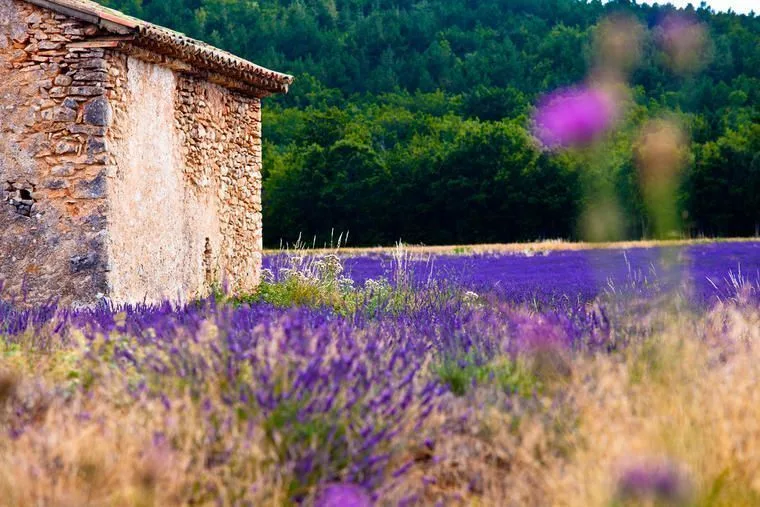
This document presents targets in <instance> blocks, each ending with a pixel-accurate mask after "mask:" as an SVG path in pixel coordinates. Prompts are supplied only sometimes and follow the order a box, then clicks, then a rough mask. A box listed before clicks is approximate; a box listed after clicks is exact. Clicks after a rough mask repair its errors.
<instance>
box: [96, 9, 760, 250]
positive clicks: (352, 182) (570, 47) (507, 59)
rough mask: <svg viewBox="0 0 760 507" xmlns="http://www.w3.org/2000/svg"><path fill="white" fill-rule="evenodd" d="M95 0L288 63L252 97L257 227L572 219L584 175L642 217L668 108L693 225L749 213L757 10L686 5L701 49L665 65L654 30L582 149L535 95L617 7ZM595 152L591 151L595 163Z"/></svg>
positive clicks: (484, 238)
mask: <svg viewBox="0 0 760 507" xmlns="http://www.w3.org/2000/svg"><path fill="white" fill-rule="evenodd" d="M103 3H106V4H107V5H109V6H112V7H115V8H117V9H120V10H123V11H126V12H128V13H130V14H133V15H136V16H139V17H142V18H144V19H147V20H150V21H153V22H156V23H158V24H162V25H166V26H169V27H172V28H174V29H177V30H179V31H182V32H185V33H187V34H188V35H191V36H193V37H196V38H200V39H203V40H206V41H208V42H210V43H212V44H215V45H218V46H220V47H223V48H226V49H228V50H230V51H232V52H234V53H237V54H240V55H242V56H244V57H246V58H249V59H251V60H253V61H255V62H256V63H259V64H261V65H264V66H267V67H270V68H273V69H276V70H279V71H283V72H288V73H292V74H295V75H296V77H297V82H296V84H295V85H294V86H293V87H292V92H291V94H290V95H288V96H286V97H280V98H275V99H269V100H268V102H267V105H266V108H265V128H264V137H265V152H264V157H265V174H264V214H265V217H264V220H265V242H266V243H267V244H269V245H270V246H274V245H278V244H279V242H280V240H281V239H282V240H285V241H293V240H295V239H296V238H297V237H298V235H299V234H300V233H302V234H303V237H304V238H305V239H308V242H309V243H310V242H311V238H312V237H314V236H315V235H316V236H317V243H318V244H322V243H323V242H325V241H329V238H330V231H331V230H335V231H336V235H337V234H338V233H339V232H345V231H350V236H351V239H350V243H351V244H353V245H366V244H390V243H393V242H394V241H396V240H398V239H403V240H404V241H406V242H413V243H416V242H424V243H428V244H434V243H471V242H494V241H501V242H506V241H515V240H526V239H537V238H542V237H552V238H553V237H566V238H570V237H573V236H574V235H575V234H576V229H575V224H576V218H577V215H578V213H579V211H580V210H581V209H582V208H583V205H584V202H583V200H584V199H585V198H586V197H585V193H584V192H583V189H584V188H585V187H586V186H587V185H588V184H589V182H591V181H593V180H598V179H600V178H602V179H608V180H611V182H612V183H613V184H614V187H615V188H616V189H617V191H618V193H619V198H620V200H621V201H622V203H623V206H624V208H625V210H626V216H627V223H626V231H627V235H628V236H629V237H631V238H637V237H641V236H642V235H646V234H647V233H648V228H649V226H648V223H647V219H646V216H645V214H644V212H643V206H642V203H641V196H640V195H639V193H638V190H637V187H638V185H637V178H638V176H637V174H636V169H635V165H634V164H633V160H632V157H633V155H632V153H633V149H632V148H633V146H632V144H633V140H632V139H633V136H632V135H631V133H632V132H634V131H635V128H636V125H638V124H640V123H641V122H643V121H644V120H645V119H647V118H651V117H654V116H658V115H661V114H664V113H666V112H675V114H676V115H677V116H679V117H680V120H681V121H682V122H683V124H684V125H685V126H686V128H687V129H688V131H689V133H690V135H691V138H692V140H693V145H692V157H691V161H690V163H689V167H688V169H687V171H686V174H685V178H684V181H683V185H682V186H681V189H680V192H679V206H680V207H681V209H682V211H683V214H682V216H683V218H684V226H685V228H686V230H687V231H688V232H689V233H690V234H699V233H704V234H709V235H752V234H756V233H757V231H758V224H760V111H758V104H760V17H758V16H738V15H734V14H715V13H712V12H711V11H710V10H709V9H706V8H704V7H703V8H699V9H697V10H694V11H692V12H693V14H694V15H695V16H697V17H698V18H700V19H701V20H702V21H703V22H704V23H706V25H707V26H708V29H709V33H710V38H711V42H710V44H709V46H708V53H709V54H708V55H707V58H708V60H709V62H710V63H709V64H708V65H707V66H706V68H704V69H703V70H702V71H701V72H700V73H698V74H695V75H691V76H688V77H684V76H678V75H675V74H673V73H671V72H670V71H669V70H668V68H667V67H666V66H664V65H663V64H662V63H663V62H662V59H663V55H662V54H661V53H660V52H659V51H658V50H657V48H656V47H655V45H654V44H653V43H652V42H651V38H650V39H648V41H647V43H646V46H645V51H644V55H643V61H642V64H641V65H640V66H639V67H638V68H637V70H636V71H635V72H634V74H633V76H632V86H633V94H632V99H631V100H632V101H633V104H632V107H630V108H629V113H628V117H627V119H626V123H625V125H627V127H625V128H622V129H620V130H619V131H618V132H617V133H616V134H614V137H613V138H611V139H609V140H608V141H607V142H606V143H605V150H606V151H605V153H604V156H603V159H604V161H605V163H604V164H603V165H604V167H599V164H589V163H588V157H589V153H587V152H567V153H563V154H561V155H559V156H549V155H546V154H543V153H541V152H539V151H538V150H537V149H536V148H535V147H534V143H532V141H531V138H530V135H529V131H528V121H529V114H530V110H531V105H532V104H534V103H535V101H536V100H537V98H538V97H539V96H540V95H541V94H542V93H544V92H547V91H550V90H552V89H555V88H557V87H560V86H564V85H569V84H572V83H575V82H578V81H581V80H583V79H584V76H585V74H586V71H587V68H588V64H589V61H590V59H591V57H592V56H591V49H590V48H591V41H592V38H593V34H594V30H595V25H596V24H597V23H598V22H599V21H600V20H601V19H603V18H604V17H605V16H606V15H608V14H610V13H612V12H618V11H621V10H622V11H626V12H628V13H630V14H632V15H634V16H635V17H637V18H638V19H639V20H640V22H641V23H642V24H643V25H644V26H645V27H648V28H654V27H656V25H657V23H658V22H659V21H661V20H662V18H663V17H664V16H665V15H666V14H667V12H669V10H671V9H672V8H669V7H652V6H647V5H637V4H635V3H632V2H629V1H613V2H610V3H607V4H604V5H603V4H602V3H601V2H599V1H593V2H584V1H577V0H540V1H535V0H396V1H390V0H296V1H289V0H260V1H258V2H254V1H251V0H152V1H151V0H107V1H104V2H103ZM592 167H594V169H592Z"/></svg>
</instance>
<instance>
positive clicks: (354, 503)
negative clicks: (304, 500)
mask: <svg viewBox="0 0 760 507" xmlns="http://www.w3.org/2000/svg"><path fill="white" fill-rule="evenodd" d="M314 506H315V507H371V506H372V499H371V498H370V496H369V494H368V493H367V492H366V491H365V490H364V488H362V487H361V486H356V485H354V484H348V483H335V484H329V485H327V486H325V487H323V488H322V490H321V491H320V492H319V494H318V495H317V499H316V501H315V502H314Z"/></svg>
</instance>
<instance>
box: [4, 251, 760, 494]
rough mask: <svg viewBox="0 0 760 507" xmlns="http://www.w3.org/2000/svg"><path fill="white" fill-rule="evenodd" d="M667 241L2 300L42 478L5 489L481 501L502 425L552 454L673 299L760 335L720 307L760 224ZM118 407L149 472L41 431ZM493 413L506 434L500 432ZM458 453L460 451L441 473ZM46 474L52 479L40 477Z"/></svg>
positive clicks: (743, 275)
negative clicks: (737, 235) (700, 238)
mask: <svg viewBox="0 0 760 507" xmlns="http://www.w3.org/2000/svg"><path fill="white" fill-rule="evenodd" d="M669 257H670V258H676V259H678V263H676V264H672V265H662V264H660V263H659V262H658V261H657V259H661V258H663V257H662V256H660V255H658V252H657V251H656V250H651V249H635V250H628V251H625V252H623V251H620V250H593V251H574V252H563V251H559V252H550V253H547V254H544V253H540V252H538V253H535V252H534V253H528V254H520V255H501V256H499V255H471V256H426V257H424V258H414V257H412V256H411V255H410V254H403V255H402V256H399V255H396V256H395V257H394V256H382V255H381V256H360V257H347V258H341V257H338V256H334V255H330V256H309V255H299V256H298V257H293V256H290V257H285V256H284V254H281V255H274V256H270V257H268V258H267V259H266V264H267V270H268V272H267V274H266V281H265V282H264V283H263V284H262V288H261V290H260V291H259V292H258V293H256V294H252V295H250V296H247V297H245V298H241V299H227V298H226V297H216V298H211V299H208V300H204V301H198V302H193V303H189V304H185V305H179V306H178V305H173V304H171V303H168V302H166V303H163V304H159V305H136V306H124V307H116V306H111V305H107V304H103V305H101V306H100V307H97V308H92V309H79V310H73V309H67V308H59V307H58V306H57V305H56V304H55V303H54V302H51V303H50V304H48V305H42V306H39V307H34V308H24V307H22V306H20V305H18V304H15V305H14V304H7V303H5V304H3V305H2V306H0V336H1V337H2V351H1V352H2V354H3V356H4V360H3V365H2V367H1V368H0V404H2V410H0V414H2V415H1V416H0V426H2V429H3V431H5V434H6V435H7V436H6V437H5V438H6V440H4V441H3V442H5V443H3V444H2V445H4V446H5V447H4V448H5V449H6V450H7V452H8V454H7V455H8V456H13V457H14V459H22V458H23V459H22V461H24V462H25V463H29V466H28V469H26V468H25V469H24V470H26V472H24V473H25V474H26V475H24V477H27V478H28V480H29V481H30V486H29V488H30V489H29V490H28V491H27V490H26V489H24V488H23V487H21V489H18V490H17V493H18V495H19V496H17V497H14V498H18V502H20V503H25V502H31V501H42V502H43V503H44V502H45V501H53V502H54V503H55V498H56V495H59V494H63V493H61V491H62V490H61V488H63V489H65V490H66V494H67V495H70V496H71V497H72V498H85V497H86V495H85V493H83V491H85V490H86V489H87V488H88V487H89V488H94V490H96V491H97V493H96V496H97V498H98V499H99V502H101V503H102V502H105V503H115V504H121V503H123V504H128V505H133V504H138V503H139V502H138V500H139V501H140V502H143V501H145V502H147V504H187V503H201V504H203V503H208V502H214V501H217V502H218V501H221V502H222V503H224V504H231V505H232V504H241V505H244V504H250V503H253V504H262V503H264V504H283V503H286V504H287V503H306V504H311V503H314V502H316V504H317V505H325V506H327V505H339V504H341V503H340V502H344V501H345V502H353V504H355V505H369V504H370V503H371V502H379V503H393V504H395V503H407V504H415V503H416V504H425V503H428V502H433V503H434V501H439V500H441V501H444V502H455V501H456V498H457V495H459V496H460V497H461V496H462V495H464V497H466V496H467V495H474V496H473V498H475V497H481V498H483V499H484V500H483V501H484V502H485V503H489V501H488V500H487V499H488V498H492V497H489V496H488V495H489V494H492V493H494V491H495V490H493V491H492V490H491V489H488V488H496V487H497V486H496V485H495V483H491V482H488V481H489V480H490V479H489V480H487V477H490V476H489V475H488V474H491V473H493V470H492V469H490V468H489V469H488V470H490V471H489V472H487V473H486V472H482V473H483V474H486V475H485V476H483V475H482V474H481V472H477V473H476V470H480V468H482V467H484V466H488V467H497V468H498V467H499V466H510V467H511V466H512V465H508V464H509V463H511V462H514V463H517V462H516V461H514V460H516V459H517V457H516V455H514V454H512V453H513V452H516V451H513V450H506V449H503V450H500V448H499V447H498V445H501V444H497V442H502V443H504V442H513V437H514V436H515V435H522V433H521V431H524V430H522V429H521V428H523V427H524V426H522V425H523V424H524V421H527V420H533V419H535V424H537V426H533V427H534V428H542V429H541V435H542V437H541V438H542V440H541V441H540V443H539V442H536V445H537V446H538V447H536V449H540V453H544V454H542V455H543V456H544V458H542V460H543V461H544V462H545V463H553V462H554V461H555V460H569V459H575V458H573V456H575V455H582V453H581V451H580V450H578V449H580V448H581V447H578V446H579V445H580V444H578V443H577V442H575V440H574V438H575V435H576V434H577V432H578V430H577V428H576V426H575V424H576V423H574V422H573V421H576V420H579V419H578V418H580V417H581V415H579V414H581V413H582V411H583V409H584V406H586V405H584V403H581V402H580V401H578V400H577V399H575V398H576V397H577V396H579V394H578V393H581V392H583V389H586V383H585V382H586V381H584V380H583V379H584V378H589V376H590V375H591V374H590V373H582V372H583V371H584V368H588V366H587V362H588V361H593V358H595V357H609V358H614V357H619V358H626V357H628V356H629V355H630V354H634V355H636V357H638V358H639V359H640V362H638V363H636V364H637V365H638V366H636V368H637V369H636V370H635V371H655V370H653V368H658V367H659V366H657V365H658V364H660V362H661V360H662V359H661V358H660V356H659V355H657V354H659V352H658V353H657V354H654V353H653V352H651V350H653V349H651V348H647V347H649V345H647V344H651V343H657V340H658V338H656V337H658V336H660V335H661V334H662V333H664V332H666V330H667V329H669V326H670V324H671V323H672V322H674V321H679V319H689V320H688V321H689V322H697V321H704V322H705V325H704V326H703V327H701V328H699V329H697V330H696V331H695V332H694V334H693V338H694V340H695V341H696V342H700V343H702V342H703V343H717V342H721V345H720V347H721V348H720V350H721V354H724V356H722V357H723V359H722V361H725V360H726V359H725V357H727V356H725V354H728V353H729V352H730V351H736V350H737V349H736V348H735V347H729V345H730V343H729V342H731V340H729V339H727V338H721V337H725V336H728V335H731V336H733V334H732V333H733V332H734V331H732V330H734V329H739V328H740V329H744V331H741V333H744V334H742V336H745V335H746V333H749V335H751V334H752V331H751V329H752V327H751V325H750V327H749V331H747V330H746V329H747V328H746V324H742V322H744V321H736V317H735V316H732V315H733V314H731V313H726V311H727V310H726V308H732V309H733V310H731V311H736V312H739V314H740V315H742V316H743V317H742V318H743V319H745V320H746V319H749V320H748V321H747V322H754V321H753V320H752V319H753V318H754V317H752V316H753V315H755V314H756V312H757V311H758V297H757V294H758V283H757V282H758V277H757V273H758V269H760V247H759V246H758V244H757V243H752V242H747V243H724V244H708V245H698V246H689V247H686V248H682V249H679V250H678V251H676V252H675V255H671V256H669ZM705 316H709V319H708V320H704V319H706V318H707V317H705ZM707 322H709V325H708V324H707ZM737 326H738V327H737ZM741 326H744V327H741ZM653 340H654V341H653ZM646 350H650V352H633V351H646ZM654 350H659V349H654ZM637 354H644V355H642V356H639V355H637ZM647 354H649V355H647ZM652 354H654V355H652ZM620 360H622V359H616V360H615V361H620ZM637 360H638V359H637ZM716 364H717V363H716ZM642 368H643V370H642ZM632 371H633V370H632ZM636 375H639V374H638V373H637V374H636ZM639 376H640V375H639ZM636 378H639V377H636ZM578 379H580V380H578ZM574 382H578V383H579V384H578V386H576V387H573V388H571V387H570V386H572V385H573V383H574ZM547 403H548V405H547ZM493 410H496V412H493ZM119 414H121V415H119ZM485 414H490V415H487V416H486V415H485ZM494 414H496V415H494ZM494 418H496V419H494ZM502 418H506V419H505V421H504V422H503V423H497V422H496V421H497V420H501V419H502ZM122 419H123V420H124V421H129V424H133V425H136V426H133V428H134V431H133V432H132V433H130V434H129V435H128V436H126V435H125V436H124V437H123V438H124V439H126V440H124V441H121V440H118V439H117V440H116V441H115V442H117V443H118V442H121V443H119V444H118V445H119V446H122V447H123V446H126V448H127V449H128V450H129V452H131V453H132V454H129V456H130V458H129V459H130V460H132V461H131V462H129V461H128V463H131V464H130V466H131V467H132V468H129V469H128V470H130V472H129V474H137V475H134V477H135V478H134V480H132V479H129V480H128V479H126V478H124V479H123V480H124V481H127V482H126V483H125V484H127V486H123V488H126V489H123V488H122V486H116V485H114V483H112V482H109V481H111V479H108V477H105V476H103V475H101V474H102V473H105V472H101V471H99V470H101V469H104V470H105V469H109V468H108V467H107V466H106V465H104V464H103V463H107V462H108V460H107V459H106V457H107V456H108V455H110V453H113V452H117V451H118V452H126V451H123V450H122V451H119V450H118V449H120V448H121V447H119V448H115V447H112V446H115V445H117V444H116V443H114V440H113V439H110V440H109V439H106V440H104V441H103V442H102V444H101V447H102V448H103V450H102V453H103V456H102V457H101V458H102V460H105V461H103V462H101V461H98V460H97V459H95V458H92V459H90V458H87V459H85V458H84V457H82V456H83V455H80V454H77V453H80V451H77V453H74V454H71V453H69V454H67V453H63V454H60V452H59V453H58V454H56V453H55V452H53V451H52V450H51V448H50V445H52V444H51V443H50V441H49V435H50V434H51V432H56V431H65V432H69V433H71V434H73V435H75V436H77V438H79V437H78V435H80V433H81V432H83V431H85V430H86V431H87V432H90V431H91V432H94V433H93V435H100V434H101V433H102V434H103V435H106V434H112V435H113V434H120V433H119V432H120V431H122V430H124V429H125V426H124V424H127V422H122ZM502 427H504V428H512V430H510V431H512V433H509V435H512V436H509V435H507V434H505V435H504V436H503V437H498V438H497V437H495V436H493V435H496V434H500V432H501V431H502V429H499V428H502ZM536 431H538V430H536ZM103 432H105V433H103ZM67 434H68V433H67ZM485 435H491V437H488V438H487V439H485V440H484V438H486V437H485ZM61 438H63V437H61ZM66 438H74V437H66ZM92 438H96V437H94V436H93V437H92ZM104 438H105V437H104ZM501 438H503V439H506V440H499V439H501ZM514 438H517V437H514ZM526 438H528V436H527V434H526V435H523V436H520V437H519V442H522V443H524V442H527V440H525V439H526ZM75 441H76V439H75ZM124 442H128V443H124ZM573 442H575V443H573ZM522 443H521V444H520V445H523V444H522ZM72 445H73V444H72ZM455 445H463V446H464V447H461V448H457V447H453V446H455ZM510 445H512V444H510ZM494 446H496V447H494ZM83 449H84V448H83ZM571 449H576V450H574V451H571ZM81 452H84V451H81ZM520 452H522V451H520ZM531 452H539V451H537V450H534V451H531ZM51 453H52V454H51ZM500 453H506V454H505V456H512V457H511V458H506V457H503V456H502V457H499V456H501V454H500ZM579 453H580V454H579ZM529 454H530V453H529ZM531 455H532V454H531ZM56 456H57V457H56ZM473 456H478V457H477V459H476V458H473ZM101 458H98V459H101ZM50 460H53V461H50ZM56 460H58V461H56ZM82 460H84V461H85V462H86V463H84V462H83V461H82ZM87 460H90V461H87ZM93 460H94V461H93ZM468 460H475V461H473V462H472V463H471V464H470V465H468V469H467V470H466V471H465V470H460V472H456V473H454V472H452V471H451V470H454V469H456V467H454V469H452V468H451V467H452V466H454V465H452V463H457V462H458V463H464V462H465V461H467V462H468V463H469V462H470V461H468ZM478 460H480V461H478ZM500 460H501V461H500ZM504 460H506V461H504ZM547 460H548V461H547ZM91 461H92V462H91ZM55 463H61V465H60V466H58V465H55ZM83 463H84V464H83ZM88 463H89V464H88ZM93 463H94V464H93ZM169 463H171V464H172V466H171V473H169V472H166V471H165V470H164V469H165V468H166V467H167V466H168V464H169ZM499 463H503V464H502V465H499ZM524 465H525V467H528V468H525V470H528V469H529V467H530V466H533V465H535V463H534V464H533V465H530V464H529V463H527V462H526V463H525V464H524ZM124 466H125V467H126V466H127V465H124ZM82 467H85V468H86V469H87V470H91V469H90V468H87V467H95V468H93V469H92V470H91V471H90V472H86V473H84V472H82V470H83V469H82ZM547 467H548V468H546V471H545V472H546V473H549V472H548V471H551V467H549V466H548V465H547ZM0 470H2V464H1V463H0ZM9 470H10V469H8V471H6V472H3V473H9ZM446 470H448V472H446ZM138 472H139V473H138ZM444 472H445V473H444ZM113 473H114V474H115V473H117V472H116V471H114V472H113ZM119 473H120V474H122V475H123V474H125V473H127V472H124V471H122V472H119ZM515 473H517V472H515ZM83 474H84V475H83ZM88 474H89V475H88ZM129 474H128V475H129ZM167 474H168V475H167ZM431 474H432V475H431ZM441 474H443V475H441ZM446 474H449V475H446ZM451 474H453V475H451ZM472 474H475V475H472ZM478 474H481V475H478ZM629 475H630V474H629ZM634 475H635V474H634ZM639 475H641V474H639ZM0 477H2V476H1V475H0ZM34 477H37V478H39V477H44V478H45V481H47V482H44V481H43V483H42V484H41V485H39V487H38V488H36V489H34V488H32V487H31V483H32V482H33V478H34ZM129 477H132V475H129ZM465 477H466V480H465ZM515 477H516V476H514V473H513V474H512V475H509V480H507V479H505V481H506V482H504V484H508V483H509V484H512V483H510V482H509V481H512V480H515V481H517V480H518V479H516V478H515ZM635 477H638V476H637V475H635ZM35 480H38V479H35ZM520 480H522V479H520ZM621 480H622V479H621ZM98 481H100V482H98ZM130 481H132V482H130ZM135 481H136V482H135ZM441 481H443V483H444V484H449V486H446V487H444V486H442V485H441ZM518 482H519V481H518ZM628 482H631V481H628ZM633 482H636V481H633ZM633 482H632V483H633ZM639 482H640V481H639ZM465 483H466V487H465V486H464V485H465ZM3 484H4V483H3V482H2V481H0V490H3V491H5V490H4V489H3ZM53 484H59V486H56V487H54V486H53ZM120 484H121V483H120ZM158 484H162V485H163V486H161V488H159V487H158V486H157V485H158ZM167 484H169V485H171V487H169V486H168V485H167ZM488 484H490V486H488ZM526 484H527V483H523V482H519V484H518V483H514V484H512V485H513V486H515V487H516V488H517V486H520V487H522V486H525V485H526ZM626 484H627V483H626ZM636 484H638V483H636ZM88 485H89V486H88ZM460 486H461V487H463V488H465V489H464V490H461V489H459V488H460ZM498 487H502V486H498ZM620 487H621V488H623V489H625V491H626V494H629V493H630V492H629V490H631V491H633V489H636V488H634V487H633V486H631V487H628V486H625V487H623V486H620ZM46 488H49V489H46ZM56 488H58V489H56ZM67 488H68V489H67ZM109 488H111V489H109ZM120 488H122V489H120ZM130 488H131V489H130ZM632 488H633V489H632ZM518 490H519V488H517V489H515V491H518ZM35 491H37V493H35ZM108 491H112V492H113V491H115V492H118V494H122V493H123V494H124V495H126V496H125V497H121V496H120V497H118V498H116V497H110V496H108V495H109V494H111V493H108ZM128 491H129V492H132V493H129V494H128V493H127V492H128ZM489 491H490V492H491V493H489ZM526 491H527V490H526ZM88 494H92V493H88ZM113 494H116V493H113ZM132 494H134V495H137V496H134V497H133V496H130V495H132ZM494 494H495V493H494ZM499 494H501V493H499ZM515 494H516V493H515ZM525 494H526V495H528V493H525ZM547 494H548V493H547ZM614 494H617V493H615V492H614V491H612V492H611V493H610V495H614ZM630 494H633V493H630ZM658 494H659V493H658ZM45 495H48V496H45ZM50 495H52V496H50ZM77 495H80V496H77ZM81 495H85V496H81ZM98 495H100V496H98ZM141 495H142V496H141ZM497 496H498V495H497ZM629 496H630V495H629ZM138 497H139V498H138ZM115 498H116V499H115ZM521 498H522V497H521ZM331 499H333V500H331ZM335 499H341V500H340V501H338V500H335ZM151 502H152V503H151ZM336 502H337V503H336ZM96 503H98V502H96ZM143 504H145V503H143Z"/></svg>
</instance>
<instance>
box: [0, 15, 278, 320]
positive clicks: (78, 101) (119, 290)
mask: <svg viewBox="0 0 760 507" xmlns="http://www.w3.org/2000/svg"><path fill="white" fill-rule="evenodd" d="M291 82H292V77H291V76H288V75H285V74H280V73H277V72H273V71H270V70H267V69H265V68H263V67H260V66H258V65H255V64H253V63H251V62H248V61H246V60H243V59H241V58H238V57H236V56H233V55H231V54H229V53H226V52H224V51H222V50H219V49H216V48H214V47H211V46H209V45H206V44H204V43H202V42H199V41H196V40H193V39H190V38H188V37H186V36H184V35H182V34H179V33H176V32H173V31H171V30H168V29H166V28H162V27H159V26H155V25H152V24H150V23H146V22H144V21H141V20H138V19H135V18H131V17H129V16H126V15H124V14H121V13H119V12H116V11H114V10H111V9H107V8H104V7H101V6H99V5H98V4H96V3H94V2H92V1H90V0H0V231H2V232H0V234H1V235H2V236H1V239H0V283H2V284H3V285H4V287H3V289H1V293H2V294H4V295H6V296H8V295H15V296H18V295H19V294H21V293H22V291H23V292H24V293H26V295H27V301H28V302H39V301H43V300H46V299H48V298H50V297H54V298H59V299H60V300H61V301H62V302H63V303H64V304H74V305H81V304H91V303H93V302H95V301H97V300H98V299H100V298H104V297H105V298H109V299H111V300H112V301H115V302H137V301H143V300H148V301H155V300H159V299H163V298H168V299H173V300H177V299H188V298H192V297H195V296H200V295H203V294H205V293H208V291H209V289H210V288H211V287H212V286H213V284H215V283H219V282H226V283H227V284H228V286H229V287H230V288H231V289H233V290H235V291H249V290H251V289H253V288H255V286H256V285H257V284H258V281H259V275H260V270H261V260H262V259H261V255H262V254H261V250H262V223H261V99H262V98H263V97H265V96H267V95H270V94H274V93H285V92H287V90H288V86H289V84H290V83H291Z"/></svg>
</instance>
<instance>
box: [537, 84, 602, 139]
mask: <svg viewBox="0 0 760 507" xmlns="http://www.w3.org/2000/svg"><path fill="white" fill-rule="evenodd" d="M616 112H617V111H616V105H615V101H614V100H613V98H612V96H611V95H610V94H609V93H607V92H605V91H604V90H602V89H600V88H593V87H589V86H579V87H573V88H565V89H561V90H557V91H555V92H553V93H550V94H549V95H546V96H545V97H543V98H542V99H541V100H540V102H539V104H538V107H537V108H536V112H535V114H534V116H533V134H534V136H535V137H536V139H538V140H539V141H540V142H541V144H542V145H543V146H545V147H546V148H549V149H555V148H566V147H570V146H580V145H584V144H588V143H590V142H591V141H593V140H595V139H597V138H598V137H599V136H600V135H602V134H604V133H605V132H606V131H607V130H609V129H610V127H611V126H612V124H613V122H614V120H615V116H616Z"/></svg>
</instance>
